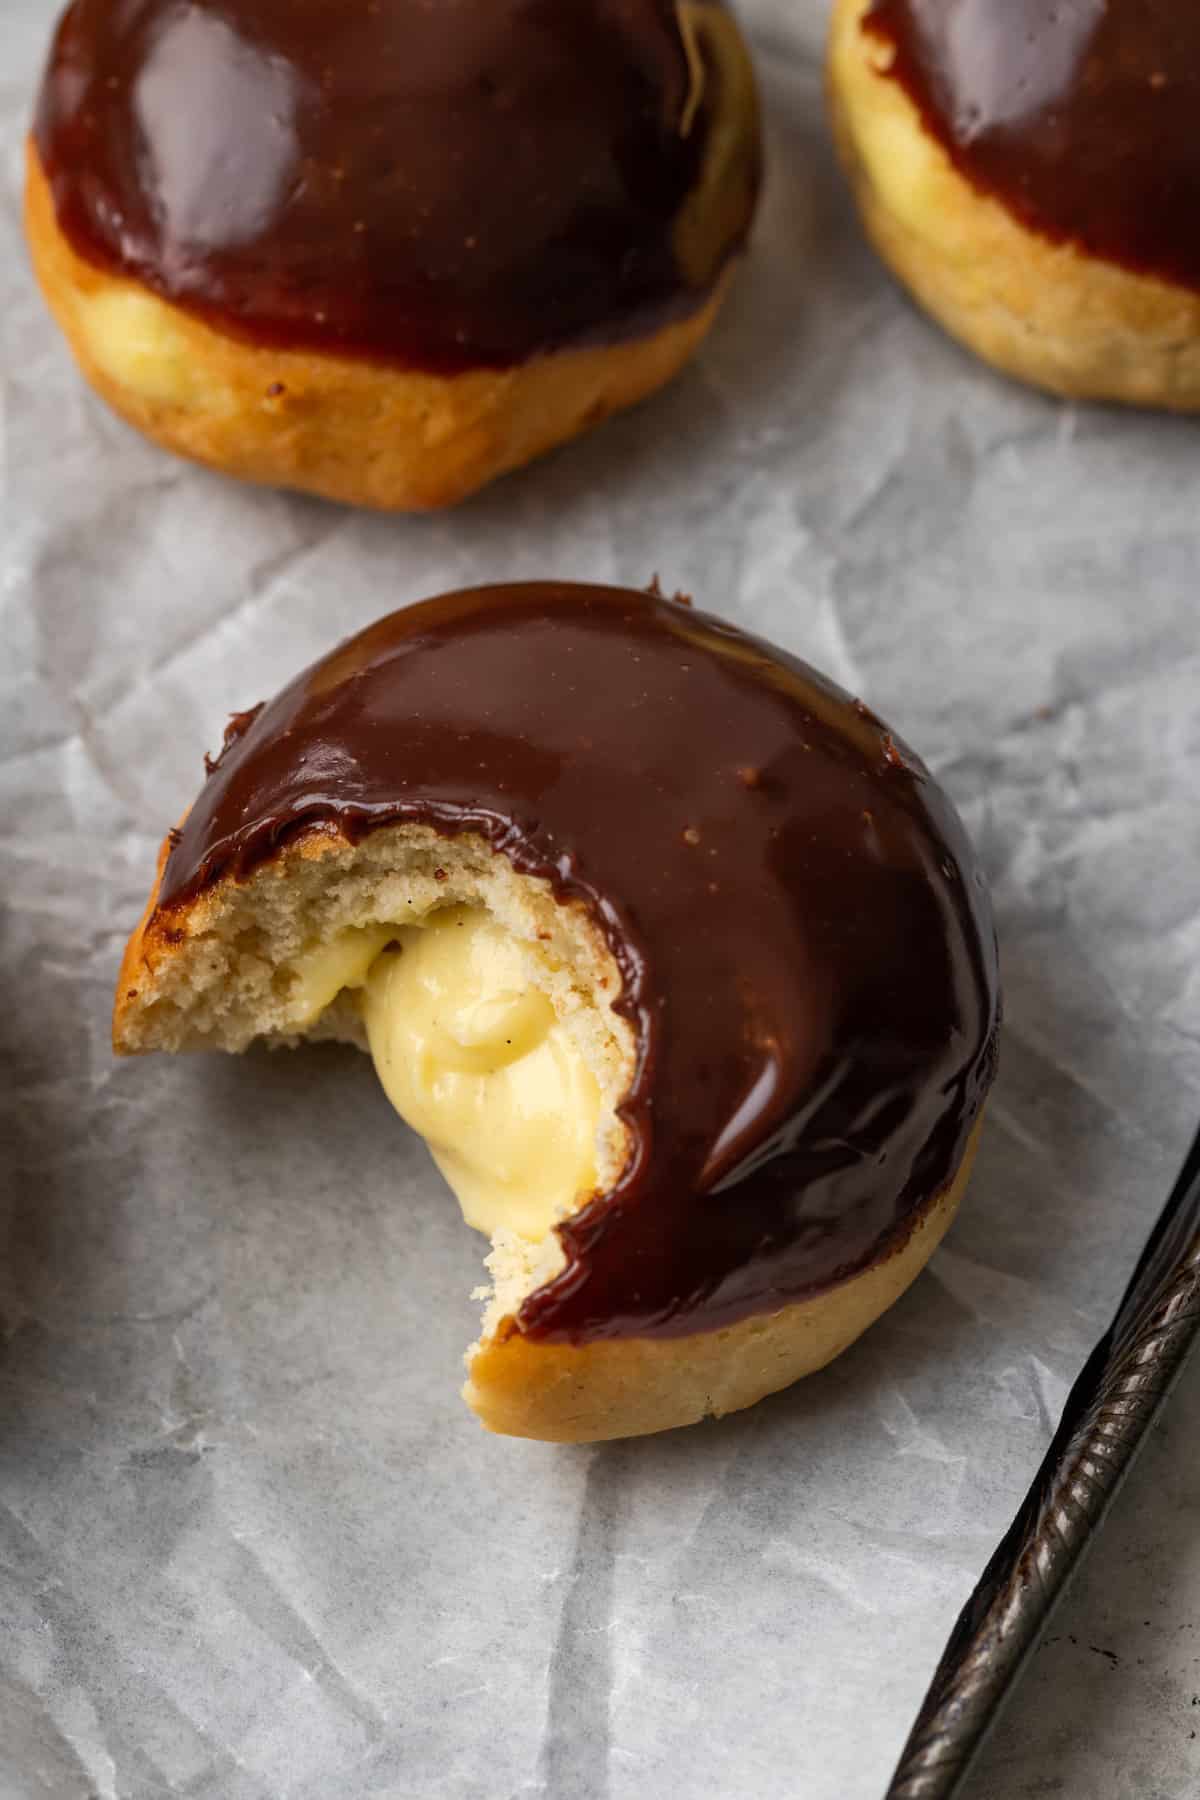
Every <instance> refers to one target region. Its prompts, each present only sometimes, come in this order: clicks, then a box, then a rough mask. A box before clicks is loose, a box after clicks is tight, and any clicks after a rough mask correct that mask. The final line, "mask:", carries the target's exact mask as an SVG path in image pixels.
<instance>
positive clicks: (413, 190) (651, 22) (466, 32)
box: [26, 0, 760, 510]
mask: <svg viewBox="0 0 1200 1800" xmlns="http://www.w3.org/2000/svg"><path fill="white" fill-rule="evenodd" d="M759 173H760V138H759V124H758V108H757V101H756V93H755V85H754V76H753V71H752V68H751V65H750V60H749V55H748V52H747V50H746V47H745V44H744V42H743V39H742V37H741V35H740V33H739V31H738V28H737V25H736V23H735V21H734V18H733V16H732V14H731V13H730V12H729V11H728V10H727V9H726V7H725V5H724V0H572V4H570V5H569V6H568V5H562V4H559V3H558V0H374V3H373V4H371V5H368V6H347V5H346V4H345V0H190V3H189V4H188V5H187V6H180V5H178V4H177V0H141V3H139V4H138V5H137V6H128V5H113V4H112V3H111V0H73V4H71V5H70V6H69V7H68V8H67V10H66V12H65V13H64V14H63V16H62V19H61V21H60V23H59V26H58V30H57V33H56V35H55V38H54V41H53V45H52V48H51V50H50V54H49V59H48V63H47V67H46V70H45V74H44V77H43V80H42V85H41V89H40V93H39V97H38V100H37V105H36V110H35V117H34V123H33V129H32V132H31V135H30V139H29V144H28V161H27V184H26V229H27V236H28V239H29V244H30V248H31V252H32V257H33V264H34V268H35V270H36V273H37V275H38V278H39V280H40V283H41V287H42V290H43V292H44V294H45V297H46V299H47V301H48V303H49V305H50V308H51V310H52V312H53V313H54V315H55V317H56V319H57V321H58V323H59V325H60V326H61V328H62V330H63V332H64V333H65V335H66V338H67V340H68V342H69V344H70V346H71V348H72V350H73V351H74V354H75V357H76V359H77V361H78V363H79V366H80V368H81V369H82V371H83V373H84V375H85V376H86V378H87V379H88V380H89V381H90V382H91V384H92V385H93V387H95V388H96V390H97V391H98V392H99V393H100V394H102V395H103V396H104V398H105V399H106V400H107V401H108V402H109V403H110V404H111V405H112V406H113V407H115V408H116V410H117V411H118V412H119V413H121V414H123V415H124V417H125V418H126V419H128V420H129V421H130V422H131V423H132V424H133V425H135V426H136V427H137V428H138V429H139V430H141V431H143V432H145V433H146V434H147V435H148V436H149V437H151V438H154V439H155V440H156V441H157V442H159V443H160V444H163V445H165V446H166V447H167V448H168V449H170V450H173V451H176V452H177V453H179V454H180V455H182V456H186V457H191V458H193V459H195V460H197V461H199V462H202V463H207V464H209V465H211V466H212V467H214V468H217V469H220V470H223V471H225V472H227V473H229V474H232V475H235V476H240V477H243V478H244V479H247V480H251V481H259V482H266V483H269V484H273V485H277V486H285V487H292V488H300V489H305V490H308V491H310V492H313V493H316V494H321V495H324V496H326V497H328V498H331V499H334V500H341V501H345V502H348V503H350V504H353V505H362V506H372V507H380V508H385V509H395V510H421V509H426V508H435V507H442V506H448V505H451V504H453V503H455V502H456V501H459V500H461V499H463V498H464V497H465V496H466V495H468V494H470V493H472V492H474V491H475V490H476V489H477V488H479V487H481V486H482V485H483V484H484V483H485V482H487V481H490V480H491V479H493V477H495V476H497V475H501V474H503V473H504V472H505V471H506V470H509V469H513V468H516V467H518V466H519V465H520V464H522V463H525V462H528V461H529V460H530V459H531V458H532V457H535V456H537V455H539V454H540V453H541V452H542V451H544V450H548V449H550V448H552V447H553V446H554V445H556V444H559V443H562V442H564V441H565V440H566V439H568V438H571V437H573V436H575V435H576V434H577V433H579V432H581V431H583V430H585V429H587V428H588V427H589V426H591V425H594V424H596V423H598V422H599V421H600V420H602V419H604V418H605V417H607V416H608V415H609V414H610V413H613V412H616V411H618V410H620V409H621V408H623V407H627V406H631V405H632V404H634V402H635V401H637V400H640V399H642V398H643V397H644V396H645V395H647V394H649V393H651V392H652V391H653V390H654V389H656V388H658V387H660V386H662V384H663V383H664V382H666V381H669V380H670V379H671V377H672V376H674V375H675V374H676V373H677V371H678V370H679V369H680V368H681V367H682V366H683V364H684V363H685V362H686V361H687V359H688V357H689V356H690V355H691V354H692V352H693V350H695V348H696V347H697V345H698V344H699V343H700V341H701V339H702V338H703V337H704V335H705V333H706V332H707V331H708V329H709V327H710V326H711V325H712V323H713V321H714V319H715V317H716V314H717V311H718V309H719V307H720V305H721V301H722V298H723V296H724V294H725V292H726V290H727V287H728V285H729V278H730V273H731V269H732V266H733V263H734V261H735V259H736V254H737V252H738V251H739V250H740V249H741V248H742V246H743V244H744V242H745V239H746V236H747V233H748V230H749V226H750V222H751V217H752V214H753V211H754V206H755V201H756V197H757V191H758V185H759Z"/></svg>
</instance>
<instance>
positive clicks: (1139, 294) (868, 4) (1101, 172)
mask: <svg viewBox="0 0 1200 1800" xmlns="http://www.w3.org/2000/svg"><path fill="white" fill-rule="evenodd" d="M829 76H830V92H831V99H832V107H833V117H834V126H835V131H836V133H837V137H838V141H839V146H840V148H841V151H842V154H843V157H844V160H845V162H846V164H847V167H848V169H849V172H850V174H851V177H852V180H853V182H854V185H855V189H856V192H857V196H858V200H859V205H860V207H861V210H862V213H863V219H864V223H865V224H866V227H867V230H868V233H869V235H870V236H871V238H872V240H873V241H874V243H875V245H876V247H877V248H878V249H879V250H880V252H881V253H882V255H883V256H884V258H885V259H886V260H887V262H888V263H890V265H891V266H892V268H893V269H894V270H895V272H896V273H897V274H898V275H899V276H900V278H901V279H902V280H903V281H904V282H905V283H906V284H907V285H908V286H909V287H910V288H911V289H912V291H913V292H914V294H915V295H916V297H917V299H918V300H920V302H921V303H922V304H923V305H924V306H926V307H927V308H928V309H929V311H930V312H932V313H933V315H934V316H935V317H936V318H937V319H939V320H940V321H941V323H942V324H944V325H945V326H946V327H947V328H948V329H949V330H950V331H951V332H953V333H954V334H955V336H957V337H960V338H962V339H963V340H964V341H965V342H966V343H967V344H968V345H970V346H971V348H973V349H975V350H977V351H978V352H979V353H980V354H981V355H982V356H984V357H986V358H987V359H988V360H989V361H991V362H993V363H995V364H997V366H999V367H1000V368H1002V369H1004V370H1006V371H1007V372H1009V373H1011V374H1014V375H1017V376H1019V377H1020V378H1022V379H1025V380H1030V381H1033V382H1035V383H1037V384H1038V385H1039V386H1042V387H1047V388H1050V389H1051V390H1052V391H1054V392H1057V393H1063V394H1067V395H1072V396H1079V397H1081V398H1089V399H1091V398H1094V399H1113V400H1124V401H1130V402H1133V403H1135V404H1151V405H1163V406H1169V407H1175V408H1178V409H1180V410H1186V411H1191V410H1196V409H1197V408H1200V234H1198V233H1197V232H1196V230H1195V227H1194V219H1195V216H1196V208H1197V205H1198V204H1200V147H1198V145H1197V141H1196V134H1195V129H1194V121H1195V117H1196V112H1197V107H1198V106H1200V17H1198V16H1197V15H1196V13H1195V11H1194V9H1192V8H1189V7H1186V6H1178V5H1176V4H1174V3H1173V0H1144V4H1137V5H1129V4H1125V3H1124V0H1073V3H1072V4H1070V5H1061V4H1052V0H837V3H836V6H835V12H834V20H833V28H832V33H831V39H830V60H829Z"/></svg>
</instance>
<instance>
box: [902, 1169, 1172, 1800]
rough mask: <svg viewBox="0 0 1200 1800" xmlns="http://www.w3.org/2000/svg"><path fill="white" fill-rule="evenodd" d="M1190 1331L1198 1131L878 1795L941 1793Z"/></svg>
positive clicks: (981, 1733)
mask: <svg viewBox="0 0 1200 1800" xmlns="http://www.w3.org/2000/svg"><path fill="white" fill-rule="evenodd" d="M1198 1334H1200V1135H1197V1138H1196V1141H1195V1142H1194V1143H1193V1145H1192V1148H1191V1150H1190V1151H1189V1153H1188V1157H1187V1160H1186V1162H1185V1163H1184V1165H1183V1169H1182V1171H1181V1172H1180V1175H1179V1179H1178V1180H1177V1181H1176V1183H1175V1186H1174V1188H1173V1189H1172V1191H1171V1197H1170V1199H1169V1200H1168V1201H1167V1204H1166V1206H1165V1207H1164V1208H1163V1211H1162V1213H1161V1214H1160V1216H1159V1219H1158V1221H1157V1223H1156V1224H1155V1226H1154V1229H1153V1230H1152V1231H1151V1233H1150V1236H1149V1238H1148V1239H1147V1242H1146V1247H1145V1249H1144V1250H1143V1251H1142V1255H1141V1259H1140V1261H1139V1262H1138V1265H1137V1268H1136V1269H1135V1270H1134V1273H1133V1277H1132V1279H1131V1281H1130V1283H1129V1286H1128V1287H1127V1288H1126V1290H1125V1295H1124V1298H1123V1299H1122V1301H1121V1304H1120V1306H1119V1307H1118V1308H1117V1311H1116V1314H1115V1316H1114V1318H1113V1322H1112V1324H1111V1325H1110V1326H1109V1328H1108V1330H1107V1331H1106V1332H1105V1334H1104V1336H1103V1337H1102V1338H1101V1339H1100V1342H1099V1343H1098V1344H1097V1345H1096V1347H1095V1349H1094V1350H1093V1351H1092V1354H1091V1355H1090V1356H1089V1358H1088V1360H1087V1362H1086V1363H1085V1364H1084V1366H1083V1370H1082V1372H1081V1373H1080V1375H1079V1378H1078V1380H1077V1381H1076V1382H1075V1385H1074V1387H1073V1388H1072V1389H1071V1392H1070V1394H1069V1396H1068V1398H1067V1403H1066V1406H1065V1408H1064V1409H1063V1416H1062V1419H1061V1421H1060V1423H1059V1427H1058V1430H1057V1431H1056V1432H1055V1434H1054V1438H1053V1441H1052V1442H1051V1445H1050V1448H1049V1449H1048V1450H1047V1452H1046V1455H1045V1458H1044V1459H1043V1462H1042V1465H1041V1467H1040V1468H1039V1470H1038V1472H1037V1474H1036V1475H1035V1476H1034V1479H1033V1482H1032V1484H1031V1486H1030V1489H1029V1492H1028V1494H1027V1495H1026V1496H1025V1499H1024V1501H1023V1502H1022V1504H1021V1506H1020V1507H1019V1509H1018V1511H1017V1514H1016V1517H1015V1518H1014V1519H1013V1522H1012V1524H1011V1525H1010V1526H1009V1528H1008V1530H1007V1532H1006V1533H1005V1535H1004V1537H1003V1538H1002V1540H1001V1542H1000V1544H999V1545H998V1546H997V1548H996V1551H995V1554H994V1555H993V1557H992V1559H991V1561H990V1562H989V1563H988V1565H987V1568H986V1569H985V1570H984V1571H983V1574H982V1575H981V1576H980V1578H979V1581H978V1583H977V1584H976V1587H975V1591H974V1593H973V1594H972V1595H971V1598H970V1599H969V1600H968V1601H967V1604H966V1605H965V1606H964V1608H963V1610H962V1612H961V1613H960V1614H959V1616H958V1621H957V1623H956V1624H955V1627H954V1630H953V1631H952V1632H951V1634H950V1638H949V1641H948V1642H947V1644H946V1648H945V1650H944V1651H943V1652H942V1658H941V1661H940V1662H939V1664H938V1666H937V1670H936V1672H935V1674H934V1677H933V1680H932V1682H931V1683H930V1686H929V1692H928V1693H927V1694H926V1696H925V1699H924V1702H923V1703H922V1706H921V1710H920V1712H919V1713H918V1714H917V1718H916V1722H915V1724H914V1725H913V1728H912V1730H911V1732H910V1733H909V1735H908V1740H907V1742H906V1744H905V1746H904V1750H903V1752H902V1753H901V1756H900V1761H899V1763H898V1764H897V1766H896V1772H895V1774H894V1775H893V1777H892V1780H891V1785H890V1786H889V1788H888V1790H887V1794H886V1795H885V1797H884V1800H952V1796H953V1795H955V1794H956V1793H958V1791H959V1788H960V1786H961V1784H962V1782H963V1780H964V1779H965V1777H966V1775H967V1773H968V1770H969V1769H970V1767H971V1764H972V1762H973V1761H974V1759H975V1756H976V1754H977V1752H978V1751H979V1749H980V1746H981V1745H982V1743H983V1740H984V1738H985V1736H986V1734H987V1732H988V1730H989V1729H990V1727H991V1726H992V1724H993V1723H994V1721H995V1718H996V1716H997V1713H998V1712H999V1709H1000V1706H1001V1704H1002V1703H1003V1701H1004V1698H1005V1696H1006V1695H1007V1693H1008V1691H1009V1689H1010V1688H1011V1686H1012V1684H1013V1682H1014V1681H1015V1680H1016V1678H1017V1676H1018V1675H1019V1673H1020V1671H1021V1669H1022V1667H1023V1665H1024V1663H1025V1661H1026V1658H1027V1657H1028V1656H1029V1654H1030V1652H1031V1651H1032V1650H1033V1648H1034V1646H1035V1645H1036V1643H1037V1640H1038V1638H1039V1637H1040V1636H1041V1633H1042V1631H1043V1629H1044V1627H1045V1625H1046V1622H1047V1620H1048V1619H1049V1617H1050V1614H1051V1612H1052V1611H1053V1609H1054V1607H1055V1605H1056V1604H1057V1602H1058V1601H1059V1599H1061V1597H1062V1594H1063V1591H1064V1589H1065V1587H1066V1584H1067V1582H1068V1580H1069V1578H1070V1576H1071V1574H1072V1572H1073V1571H1074V1569H1075V1568H1076V1566H1077V1564H1078V1562H1079V1559H1080V1557H1081V1556H1082V1554H1083V1552H1084V1550H1085V1549H1086V1548H1087V1547H1088V1545H1089V1544H1090V1543H1091V1542H1092V1540H1093V1539H1094V1537H1095V1534H1096V1531H1097V1528H1098V1527H1099V1525H1100V1523H1101V1521H1102V1520H1103V1518H1104V1515H1105V1513H1106V1512H1107V1510H1108V1507H1109V1505H1110V1504H1111V1502H1112V1499H1113V1497H1114V1495H1115V1494H1116V1492H1117V1489H1118V1488H1119V1486H1120V1484H1121V1481H1122V1480H1123V1478H1124V1477H1125V1475H1126V1474H1127V1473H1128V1471H1129V1469H1130V1468H1131V1466H1132V1464H1133V1460H1134V1457H1135V1456H1136V1454H1137V1452H1138V1450H1139V1449H1140V1447H1141V1445H1142V1443H1143V1441H1144V1440H1145V1437H1146V1434H1147V1432H1148V1431H1149V1428H1150V1426H1151V1425H1152V1424H1153V1422H1154V1419H1155V1417H1156V1416H1157V1414H1158V1413H1159V1411H1160V1410H1161V1408H1162V1406H1163V1403H1164V1401H1165V1400H1166V1398H1167V1395H1168V1394H1169V1393H1170V1391H1171V1388H1172V1386H1173V1384H1174V1382H1175V1380H1176V1378H1177V1377H1178V1375H1179V1373H1180V1371H1181V1370H1182V1368H1183V1365H1184V1362H1185V1361H1186V1359H1187V1355H1188V1352H1189V1351H1190V1350H1191V1349H1192V1347H1193V1345H1194V1344H1195V1342H1196V1339H1197V1335H1198Z"/></svg>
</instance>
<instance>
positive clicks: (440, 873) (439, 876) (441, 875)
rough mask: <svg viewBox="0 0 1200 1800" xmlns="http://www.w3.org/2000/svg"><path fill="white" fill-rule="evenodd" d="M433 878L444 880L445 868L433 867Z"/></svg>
mask: <svg viewBox="0 0 1200 1800" xmlns="http://www.w3.org/2000/svg"><path fill="white" fill-rule="evenodd" d="M433 879H434V880H435V881H445V879H446V871H445V869H435V870H434V871H433Z"/></svg>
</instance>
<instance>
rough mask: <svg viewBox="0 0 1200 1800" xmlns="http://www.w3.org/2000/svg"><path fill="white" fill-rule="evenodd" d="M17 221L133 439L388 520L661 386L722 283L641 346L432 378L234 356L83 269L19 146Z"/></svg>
mask: <svg viewBox="0 0 1200 1800" xmlns="http://www.w3.org/2000/svg"><path fill="white" fill-rule="evenodd" d="M25 220H26V234H27V237H28V240H29V246H30V251H31V253H32V256H33V265H34V269H35V271H36V273H37V277H38V280H39V282H40V283H41V287H42V292H43V294H44V295H45V297H46V300H47V303H48V304H49V306H50V309H51V311H52V312H53V314H54V316H55V318H56V319H57V321H58V323H59V325H60V327H61V329H62V331H63V334H64V336H65V337H66V339H67V341H68V343H69V344H70V346H71V349H72V350H73V352H74V354H75V358H76V361H77V362H78V363H79V366H80V368H81V369H82V371H83V373H84V375H85V376H86V377H87V380H88V381H89V382H90V383H91V385H92V386H93V387H94V388H95V389H96V391H97V392H98V393H99V394H101V395H103V397H104V399H105V400H107V401H108V403H109V405H110V406H111V407H112V408H113V409H114V411H116V412H118V413H120V414H121V416H122V417H123V418H125V419H127V420H128V421H129V423H130V424H131V425H133V426H136V427H137V429H138V430H139V431H143V432H145V434H146V436H147V437H150V438H153V439H154V440H155V441H156V442H157V443H160V444H162V445H163V446H164V448H166V449H168V450H173V451H174V452H175V453H176V454H177V455H178V456H186V457H188V458H190V459H191V460H192V461H193V462H200V463H206V464H207V465H208V466H209V467H210V468H214V469H220V470H222V471H223V472H224V473H225V474H227V475H236V476H239V477H241V478H242V479H243V480H246V481H257V482H264V483H266V484H268V485H270V486H274V487H290V488H299V489H302V490H304V491H307V492H309V493H314V494H321V495H323V496H324V497H325V498H327V499H330V500H341V501H344V502H345V503H346V504H347V505H350V506H368V507H377V508H381V509H383V510H386V511H398V512H419V511H425V510H430V509H434V508H438V507H445V506H453V505H455V504H456V503H457V502H458V501H460V500H463V499H465V498H466V497H467V496H468V495H469V494H472V493H474V492H475V491H476V489H478V488H481V487H483V486H484V485H485V484H486V483H487V482H489V481H492V480H494V479H495V478H496V476H498V475H503V474H505V473H506V472H507V471H508V470H510V469H516V468H519V467H520V466H521V465H522V464H523V463H527V462H530V461H532V459H533V458H534V457H535V456H539V455H541V453H542V452H543V451H545V450H551V449H553V448H554V447H555V446H556V445H557V444H562V443H565V442H566V440H567V439H568V438H572V437H575V436H577V435H578V433H579V432H581V431H584V430H587V429H588V428H589V427H590V426H592V425H598V424H599V423H600V422H601V420H603V419H606V418H608V417H609V416H610V414H612V413H616V412H621V411H623V410H624V409H625V408H626V407H629V406H633V405H634V404H635V403H636V402H637V401H639V400H642V399H644V398H645V397H646V395H648V394H651V393H653V392H654V391H655V389H656V388H660V387H662V386H664V385H665V384H666V383H667V382H668V381H670V380H671V379H672V378H673V377H674V376H675V375H677V374H678V373H679V371H680V369H681V368H682V367H683V365H684V363H686V362H687V360H688V358H689V357H690V356H691V355H692V353H693V352H694V351H695V349H696V348H697V346H698V345H699V344H700V342H701V341H702V339H703V338H704V337H705V336H706V335H707V334H708V332H709V330H710V328H711V327H712V324H713V322H714V320H715V319H716V316H717V313H718V312H719V310H720V307H721V302H722V300H723V299H724V296H725V293H726V291H727V288H728V285H729V280H730V273H731V272H730V271H728V270H727V271H726V273H725V274H724V275H723V276H722V277H721V278H720V280H719V282H718V284H717V287H716V289H715V290H714V292H713V294H712V297H711V298H710V299H709V300H708V301H707V302H706V303H705V304H704V306H703V307H701V309H700V310H699V311H698V312H696V313H694V314H692V316H691V317H690V318H686V319H681V320H677V321H675V322H673V323H671V324H668V325H665V326H662V327H661V328H660V329H659V330H657V331H655V332H654V333H652V334H651V335H650V336H648V337H645V338H642V339H636V340H634V341H633V342H629V343H621V344H611V345H604V346H601V347H599V348H597V349H584V350H559V351H554V352H552V353H550V354H548V355H544V356H538V357H534V358H532V359H531V360H530V361H529V362H525V363H520V364H518V365H517V366H516V367H515V368H511V369H473V370H468V371H467V372H465V373H463V374H458V375H432V374H425V373H423V372H421V371H420V370H407V369H399V368H389V367H386V366H384V365H382V364H378V363H371V362H369V361H366V360H364V359H363V358H356V357H340V356H331V355H326V354H324V353H315V352H312V351H299V350H274V349H266V348H261V347H259V346H257V345H254V344H250V343H243V342H241V341H240V340H238V339H235V338H231V337H228V336H226V335H225V334H224V333H222V332H218V331H214V330H213V329H212V327H211V326H209V325H206V324H205V323H204V322H203V321H202V320H200V319H198V318H194V317H193V316H192V315H191V314H190V313H186V312H184V311H183V310H182V309H181V308H180V307H177V306H172V305H170V304H169V303H168V302H167V301H165V300H161V299H159V298H158V296H157V295H155V294H152V293H151V292H150V291H149V289H147V288H144V287H142V286H141V285H140V284H139V283H137V282H133V281H129V280H125V279H122V278H119V277H116V276H113V275H109V274H108V273H106V272H105V271H104V270H102V269H99V268H97V267H96V266H95V265H93V264H91V263H88V262H85V261H84V260H83V259H82V258H81V257H80V256H78V255H76V253H75V251H74V250H73V248H72V247H71V245H70V244H69V243H68V242H67V240H66V238H65V237H64V236H63V234H62V232H61V231H60V230H59V228H58V224H57V222H56V220H55V216H54V207H53V204H52V202H51V198H50V191H49V188H48V186H47V183H46V179H45V176H44V175H43V173H42V169H41V165H40V163H39V161H38V155H37V151H36V149H35V148H34V146H33V144H32V142H31V143H30V144H29V146H28V177H27V183H26V195H25Z"/></svg>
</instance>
